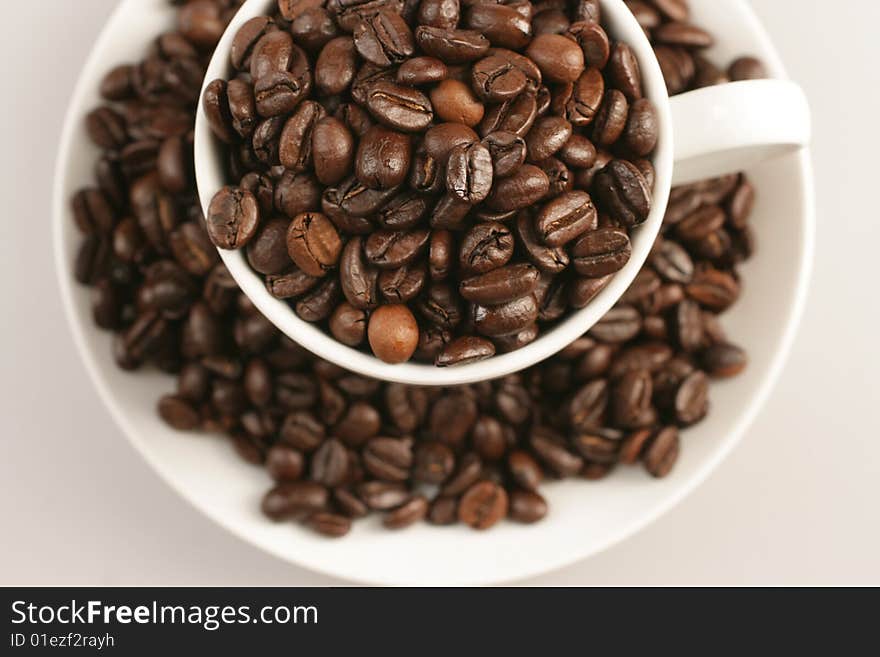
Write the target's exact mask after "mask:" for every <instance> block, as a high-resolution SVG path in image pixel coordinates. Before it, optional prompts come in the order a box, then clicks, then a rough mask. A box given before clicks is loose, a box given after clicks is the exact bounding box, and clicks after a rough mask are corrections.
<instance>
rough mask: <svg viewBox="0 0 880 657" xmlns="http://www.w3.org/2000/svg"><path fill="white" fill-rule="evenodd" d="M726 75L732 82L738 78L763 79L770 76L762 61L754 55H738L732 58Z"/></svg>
mask: <svg viewBox="0 0 880 657" xmlns="http://www.w3.org/2000/svg"><path fill="white" fill-rule="evenodd" d="M727 76H728V77H729V78H730V80H731V81H732V82H737V81H739V80H764V79H766V78H769V77H770V76H769V75H768V73H767V69H766V68H765V67H764V63H763V62H762V61H761V60H759V59H756V58H754V57H740V58H739V59H736V60H734V61H733V62H732V63H731V65H730V68H728V69H727Z"/></svg>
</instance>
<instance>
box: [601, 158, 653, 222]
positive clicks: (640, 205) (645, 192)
mask: <svg viewBox="0 0 880 657" xmlns="http://www.w3.org/2000/svg"><path fill="white" fill-rule="evenodd" d="M595 189H596V191H597V193H598V195H599V200H600V201H601V203H602V205H603V206H604V209H605V210H606V211H607V212H608V213H610V214H611V215H612V216H613V217H614V218H615V219H616V220H617V221H619V222H621V223H622V224H623V225H624V226H627V227H632V226H637V225H638V224H641V223H642V222H644V221H645V220H646V219H647V218H648V214H649V213H650V211H651V190H650V189H649V188H648V185H647V183H646V182H645V179H644V177H643V176H642V174H641V172H640V171H639V170H638V169H637V168H636V167H635V166H633V165H632V164H630V163H629V162H627V161H626V160H612V161H611V163H609V164H608V166H607V167H605V168H604V169H603V170H602V171H600V172H599V173H598V175H597V176H596V181H595Z"/></svg>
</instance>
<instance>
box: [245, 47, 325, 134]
mask: <svg viewBox="0 0 880 657" xmlns="http://www.w3.org/2000/svg"><path fill="white" fill-rule="evenodd" d="M300 56H301V57H302V58H303V59H304V58H305V55H304V54H302V55H300ZM305 65H306V64H305V63H303V64H302V65H301V67H304V66H305ZM295 70H296V71H297V72H287V71H276V72H272V73H268V74H267V75H265V76H263V77H261V78H257V83H256V84H255V85H254V98H255V100H256V103H257V112H259V113H260V116H263V117H267V118H268V117H273V116H282V115H285V114H288V113H289V112H292V111H293V110H294V109H296V106H297V105H299V103H300V101H302V100H303V98H305V97H306V96H307V95H308V94H309V91H310V90H311V86H312V76H311V73H310V72H309V71H308V69H304V70H300V69H299V68H297V69H295Z"/></svg>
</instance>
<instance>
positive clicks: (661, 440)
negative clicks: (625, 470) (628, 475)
mask: <svg viewBox="0 0 880 657" xmlns="http://www.w3.org/2000/svg"><path fill="white" fill-rule="evenodd" d="M679 445H680V441H679V437H678V429H677V428H676V427H665V428H663V429H661V430H660V431H658V432H657V435H655V436H654V437H653V438H652V439H651V441H650V443H649V444H648V445H647V447H646V448H645V451H644V455H643V457H642V458H643V460H644V462H645V469H646V470H647V471H648V472H649V473H650V474H651V475H652V476H654V477H658V478H660V477H665V476H666V475H668V474H669V473H670V471H671V470H672V466H674V465H675V461H676V460H677V459H678V452H679Z"/></svg>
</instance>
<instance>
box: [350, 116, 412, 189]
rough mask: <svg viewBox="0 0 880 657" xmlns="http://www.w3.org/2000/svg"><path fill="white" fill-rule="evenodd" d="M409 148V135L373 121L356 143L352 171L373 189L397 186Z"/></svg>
mask: <svg viewBox="0 0 880 657" xmlns="http://www.w3.org/2000/svg"><path fill="white" fill-rule="evenodd" d="M411 152H412V143H411V140H410V137H409V135H406V134H403V133H400V132H396V131H394V130H389V129H388V128H385V127H383V126H379V125H375V126H373V127H371V128H370V129H369V130H367V132H366V133H365V134H364V135H363V136H362V137H361V139H360V142H359V143H358V149H357V159H356V164H355V175H357V178H358V180H359V181H360V182H361V183H363V184H364V185H366V186H367V187H370V188H373V189H390V188H392V187H397V186H398V185H400V184H401V183H403V181H404V180H406V176H407V173H408V172H409V168H410V156H411Z"/></svg>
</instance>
